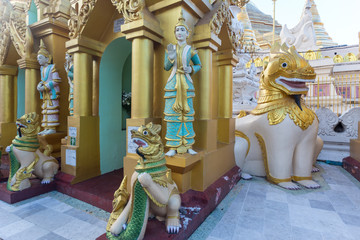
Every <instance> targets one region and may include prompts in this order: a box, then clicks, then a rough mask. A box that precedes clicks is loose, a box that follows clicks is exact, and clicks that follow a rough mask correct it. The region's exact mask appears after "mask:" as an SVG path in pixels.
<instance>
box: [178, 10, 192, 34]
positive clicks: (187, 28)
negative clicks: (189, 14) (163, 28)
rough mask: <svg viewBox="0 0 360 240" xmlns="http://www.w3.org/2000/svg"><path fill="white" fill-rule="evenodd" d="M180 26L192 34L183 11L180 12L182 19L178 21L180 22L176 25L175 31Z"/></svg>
mask: <svg viewBox="0 0 360 240" xmlns="http://www.w3.org/2000/svg"><path fill="white" fill-rule="evenodd" d="M179 26H183V27H185V28H186V30H187V31H188V33H189V34H190V28H189V27H188V25H187V24H186V22H185V18H184V16H183V12H182V10H181V12H180V17H179V19H178V22H177V24H176V25H175V29H176V27H179Z"/></svg>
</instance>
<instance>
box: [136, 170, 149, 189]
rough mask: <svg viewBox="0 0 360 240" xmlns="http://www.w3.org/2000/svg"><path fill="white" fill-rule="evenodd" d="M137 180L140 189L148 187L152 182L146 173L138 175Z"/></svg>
mask: <svg viewBox="0 0 360 240" xmlns="http://www.w3.org/2000/svg"><path fill="white" fill-rule="evenodd" d="M138 180H139V182H140V184H141V186H142V187H149V186H150V184H151V182H152V178H151V176H150V174H148V173H146V172H144V173H140V174H139V176H138Z"/></svg>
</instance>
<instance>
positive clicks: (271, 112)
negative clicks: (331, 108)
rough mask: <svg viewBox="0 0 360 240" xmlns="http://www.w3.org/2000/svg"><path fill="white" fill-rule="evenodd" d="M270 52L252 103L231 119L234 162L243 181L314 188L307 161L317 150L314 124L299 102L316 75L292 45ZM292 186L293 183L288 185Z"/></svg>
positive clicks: (310, 163) (310, 161) (310, 162)
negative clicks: (258, 179)
mask: <svg viewBox="0 0 360 240" xmlns="http://www.w3.org/2000/svg"><path fill="white" fill-rule="evenodd" d="M281 50H282V52H280V46H279V45H278V46H277V47H274V48H273V49H272V56H271V59H270V62H269V63H268V64H267V65H266V66H264V70H263V72H262V73H261V78H260V93H259V99H258V105H257V106H256V108H255V109H253V110H252V111H251V114H250V115H247V116H245V117H242V118H237V119H236V126H235V136H236V137H235V147H234V152H235V160H236V164H237V165H238V166H239V167H240V168H241V169H242V171H243V174H242V177H243V178H244V179H249V178H251V175H256V176H266V179H267V180H268V181H270V182H272V183H274V184H277V185H279V186H281V187H283V188H286V189H299V188H300V187H299V186H298V185H297V184H296V183H298V184H300V185H302V186H304V187H306V188H319V187H320V185H319V184H318V183H316V182H315V181H313V180H312V176H311V172H312V167H313V161H314V159H316V157H317V156H318V154H319V152H320V151H321V147H322V140H321V139H320V138H319V137H317V133H318V127H319V121H318V119H317V117H316V115H315V113H314V112H313V111H312V110H311V109H309V108H307V106H306V105H305V103H304V101H303V100H302V98H301V95H302V94H306V93H307V92H308V88H307V87H306V83H307V82H313V81H314V79H315V77H316V74H315V72H314V69H313V68H312V67H311V66H310V65H309V63H308V62H307V61H306V60H305V59H304V58H303V57H301V56H300V55H299V54H298V52H297V51H296V49H295V47H291V48H290V49H289V48H288V47H287V46H286V44H283V45H282V47H281ZM292 181H294V182H296V183H294V182H292Z"/></svg>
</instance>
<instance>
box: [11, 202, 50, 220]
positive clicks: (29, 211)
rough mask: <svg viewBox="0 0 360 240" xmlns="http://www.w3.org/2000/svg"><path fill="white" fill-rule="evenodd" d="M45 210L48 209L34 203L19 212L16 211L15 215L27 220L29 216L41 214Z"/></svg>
mask: <svg viewBox="0 0 360 240" xmlns="http://www.w3.org/2000/svg"><path fill="white" fill-rule="evenodd" d="M45 209H46V207H44V206H42V205H40V204H37V203H34V204H31V205H29V206H27V207H24V208H20V209H19V210H16V211H14V212H13V214H15V215H17V216H18V217H20V218H26V217H28V216H31V215H32V214H34V213H37V212H40V211H42V210H45Z"/></svg>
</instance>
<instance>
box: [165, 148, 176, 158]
mask: <svg viewBox="0 0 360 240" xmlns="http://www.w3.org/2000/svg"><path fill="white" fill-rule="evenodd" d="M175 154H176V151H175V150H173V149H171V150H169V151H168V152H167V153H166V154H165V155H166V156H168V157H173V156H175Z"/></svg>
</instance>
